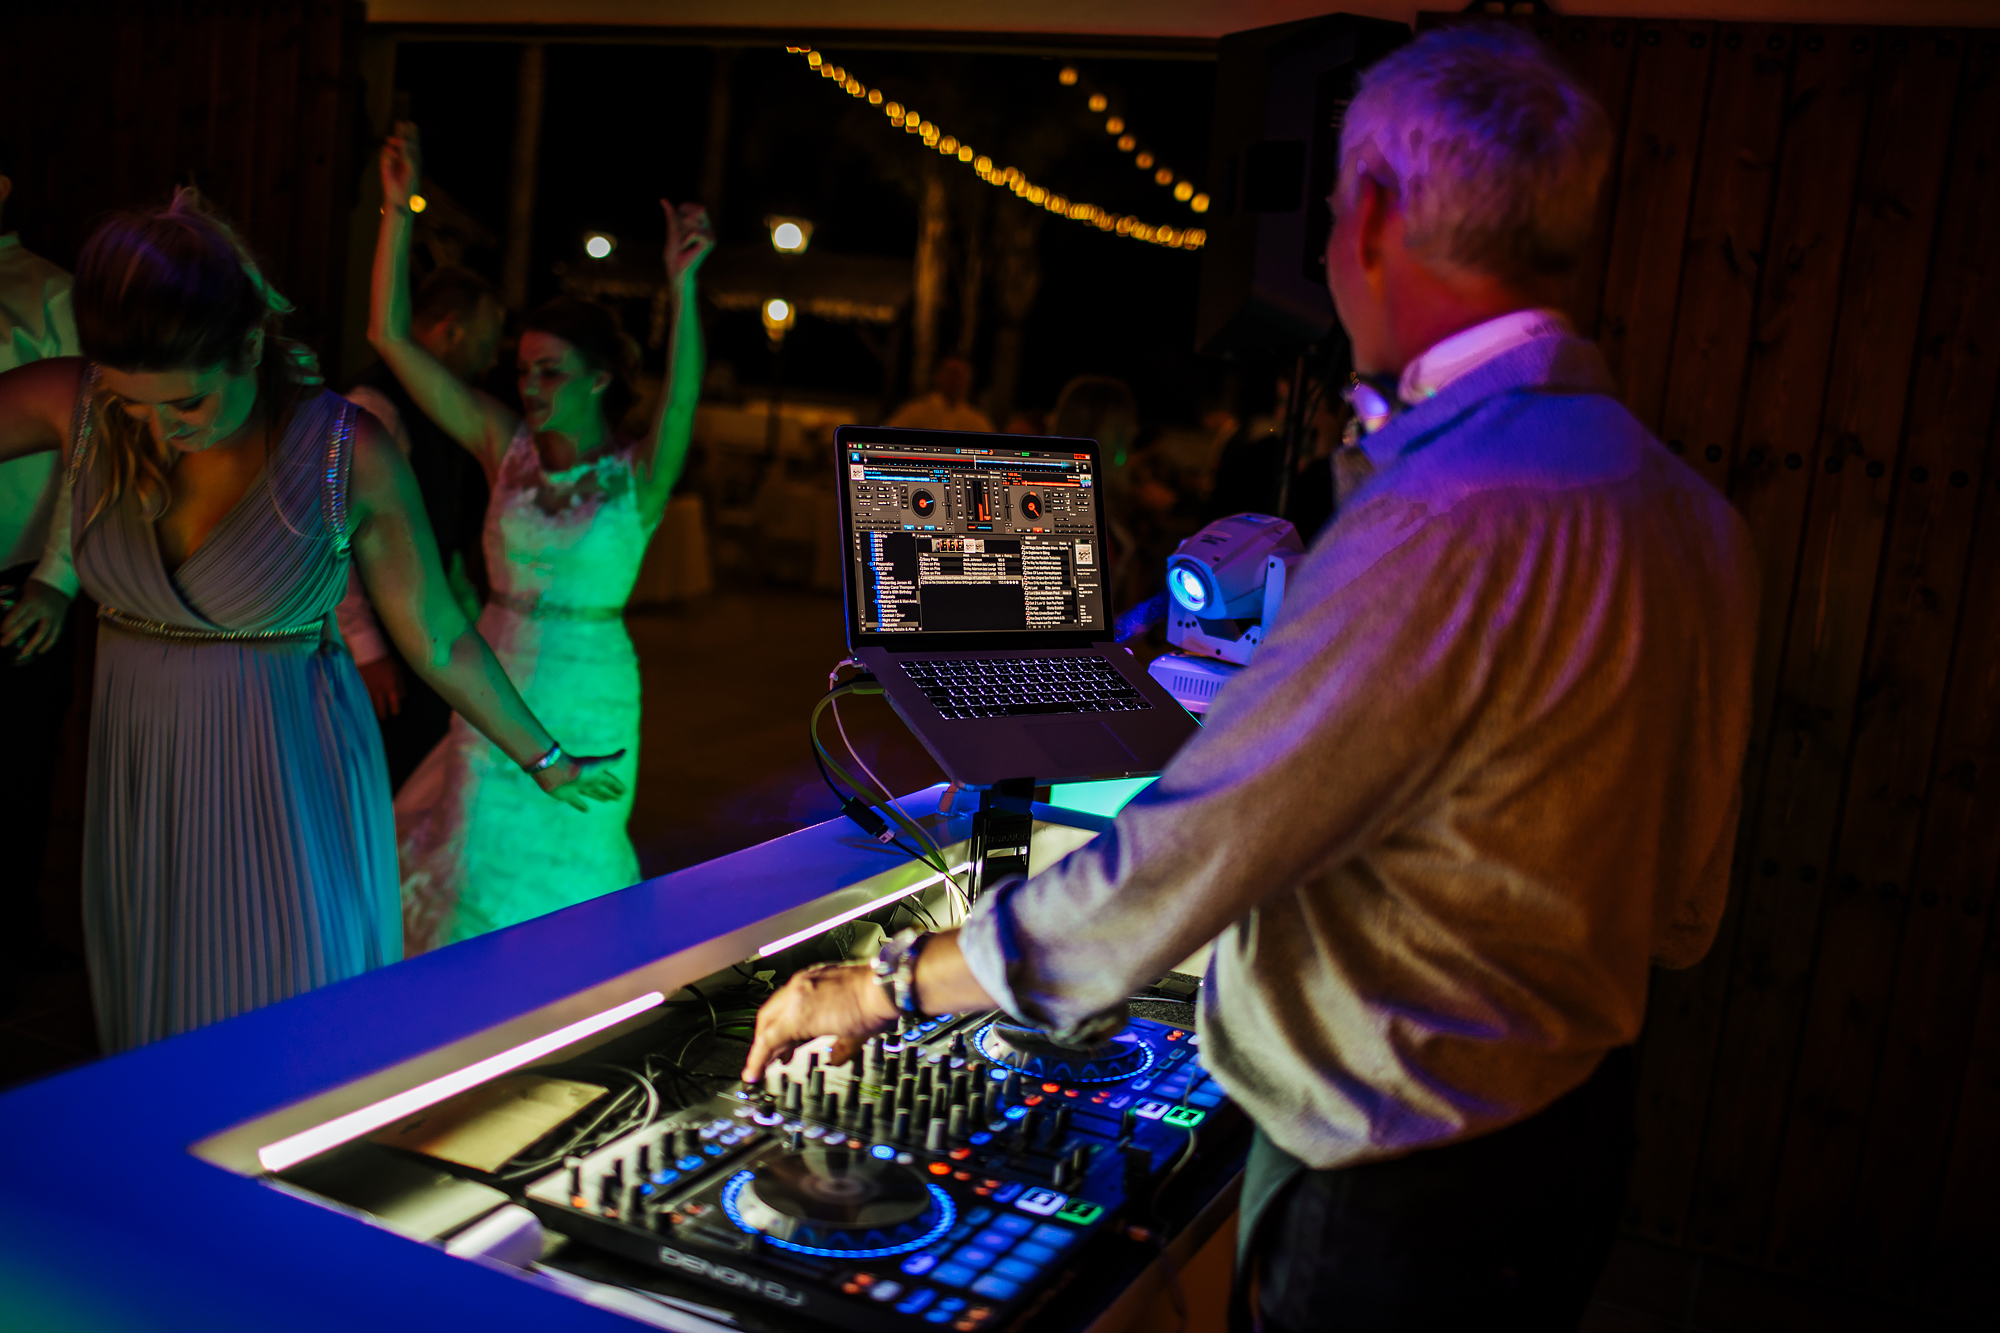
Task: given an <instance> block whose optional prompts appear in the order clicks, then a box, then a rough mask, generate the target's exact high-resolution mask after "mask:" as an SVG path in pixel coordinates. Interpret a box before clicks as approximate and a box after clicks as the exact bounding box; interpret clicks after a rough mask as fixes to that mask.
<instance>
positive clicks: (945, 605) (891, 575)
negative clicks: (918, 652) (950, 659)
mask: <svg viewBox="0 0 2000 1333" xmlns="http://www.w3.org/2000/svg"><path fill="white" fill-rule="evenodd" d="M836 440H837V445H838V447H839V449H840V469H841V486H842V489H843V494H842V496H841V501H842V503H841V510H842V517H843V519H844V520H845V522H846V526H847V535H848V552H847V558H848V561H849V563H850V568H849V569H848V570H847V572H846V582H847V588H848V597H849V605H850V619H851V622H852V623H851V624H850V629H851V630H852V631H853V632H854V633H855V635H856V637H857V641H859V640H863V639H865V640H868V641H872V642H880V643H890V644H901V646H905V647H910V648H915V647H918V646H919V645H918V643H916V642H914V640H915V639H916V638H917V637H918V636H921V637H922V639H923V640H924V641H925V643H924V646H929V644H930V641H931V640H932V639H933V637H934V636H948V638H949V639H950V640H951V646H954V647H960V646H964V647H971V646H976V645H977V644H979V643H982V642H984V643H992V644H994V645H996V646H999V645H1000V644H1002V642H1003V641H1007V642H1009V643H1025V642H1027V641H1028V639H1032V640H1035V641H1039V642H1044V643H1049V644H1056V643H1060V642H1062V641H1063V640H1064V639H1066V638H1068V637H1069V636H1071V635H1074V636H1076V637H1077V639H1079V640H1085V641H1087V640H1093V639H1103V638H1108V637H1109V636H1110V631H1109V624H1110V616H1109V612H1108V610H1107V608H1106V605H1105V592H1104V580H1103V560H1104V552H1103V536H1102V531H1103V529H1102V525H1101V523H1100V522H1099V516H1098V505H1099V503H1100V500H1101V495H1100V492H1099V486H1098V483H1099V481H1100V480H1101V478H1100V476H1099V473H1098V466H1097V447H1096V445H1095V444H1094V443H1092V442H1091V441H1089V440H1063V439H1051V438H1042V437H1035V436H1009V435H967V434H960V433H956V432H943V431H937V432H931V431H887V430H882V431H862V430H850V429H849V428H842V430H841V431H840V432H839V433H838V435H837V437H836ZM1021 636H1027V638H1022V637H1021ZM941 646H942V645H941Z"/></svg>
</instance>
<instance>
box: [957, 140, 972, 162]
mask: <svg viewBox="0 0 2000 1333" xmlns="http://www.w3.org/2000/svg"><path fill="white" fill-rule="evenodd" d="M958 160H959V161H961V162H970V161H971V160H972V145H971V144H966V143H962V144H960V145H959V146H958Z"/></svg>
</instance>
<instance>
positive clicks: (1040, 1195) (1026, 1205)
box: [1014, 1190, 1069, 1217]
mask: <svg viewBox="0 0 2000 1333" xmlns="http://www.w3.org/2000/svg"><path fill="white" fill-rule="evenodd" d="M1068 1202H1069V1195H1067V1194H1058V1193H1056V1192H1055V1191H1054V1190H1029V1191H1028V1192H1027V1193H1026V1194H1024V1195H1022V1196H1021V1197H1020V1198H1019V1199H1016V1200H1015V1201H1014V1206H1015V1207H1016V1208H1019V1209H1020V1210H1021V1211H1022V1212H1024V1213H1033V1214H1034V1215H1035V1216H1037V1217H1053V1216H1055V1215H1056V1213H1057V1212H1059V1211H1060V1210H1061V1209H1062V1206H1063V1205H1064V1204H1066V1203H1068Z"/></svg>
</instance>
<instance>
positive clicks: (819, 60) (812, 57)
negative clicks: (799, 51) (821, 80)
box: [806, 51, 826, 69]
mask: <svg viewBox="0 0 2000 1333" xmlns="http://www.w3.org/2000/svg"><path fill="white" fill-rule="evenodd" d="M806 63H807V64H808V65H811V66H812V67H813V68H814V69H818V68H819V67H820V66H821V65H823V64H825V63H826V57H825V56H823V55H821V54H820V53H819V52H817V51H812V52H809V53H808V54H807V55H806Z"/></svg>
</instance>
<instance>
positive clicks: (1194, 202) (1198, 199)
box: [1188, 194, 1208, 213]
mask: <svg viewBox="0 0 2000 1333" xmlns="http://www.w3.org/2000/svg"><path fill="white" fill-rule="evenodd" d="M1188 207H1189V208H1192V209H1193V210H1194V211H1195V212H1197V213H1206V212H1207V211H1208V196H1207V195H1205V194H1198V195H1196V196H1195V197H1194V198H1192V199H1190V200H1188Z"/></svg>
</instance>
